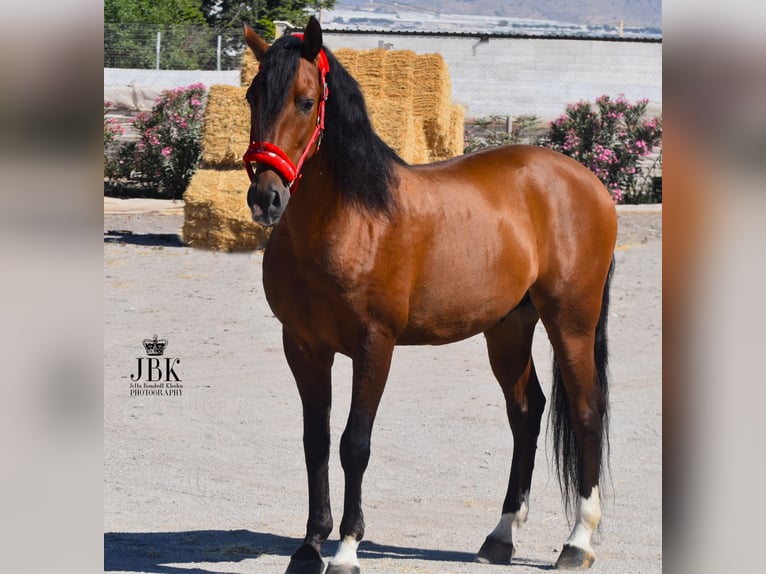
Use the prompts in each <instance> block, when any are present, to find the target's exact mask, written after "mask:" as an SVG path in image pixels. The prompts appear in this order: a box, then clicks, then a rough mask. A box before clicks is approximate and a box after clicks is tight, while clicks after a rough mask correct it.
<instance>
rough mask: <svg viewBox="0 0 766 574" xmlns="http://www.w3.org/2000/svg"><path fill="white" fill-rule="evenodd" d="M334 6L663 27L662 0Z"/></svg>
mask: <svg viewBox="0 0 766 574" xmlns="http://www.w3.org/2000/svg"><path fill="white" fill-rule="evenodd" d="M335 9H336V10H340V9H357V10H365V11H368V10H369V11H376V12H380V13H392V12H397V11H422V12H424V13H426V14H465V15H477V16H497V17H504V18H524V19H530V20H547V21H552V22H566V23H571V24H582V25H604V24H610V25H618V24H619V23H620V20H622V21H623V23H624V25H625V26H632V27H656V28H662V1H661V0H581V1H578V2H561V1H560V0H407V1H403V2H397V1H394V0H375V1H372V0H339V1H338V3H337V4H336V5H335Z"/></svg>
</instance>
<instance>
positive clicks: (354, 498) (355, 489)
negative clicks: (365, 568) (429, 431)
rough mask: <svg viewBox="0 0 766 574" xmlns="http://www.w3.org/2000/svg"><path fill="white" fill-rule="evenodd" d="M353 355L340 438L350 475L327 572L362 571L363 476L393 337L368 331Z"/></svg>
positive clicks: (354, 573)
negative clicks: (348, 407) (336, 543)
mask: <svg viewBox="0 0 766 574" xmlns="http://www.w3.org/2000/svg"><path fill="white" fill-rule="evenodd" d="M359 347H360V351H359V353H358V354H357V356H355V357H353V364H354V381H353V389H352V394H351V412H350V413H349V416H348V422H347V423H346V430H345V431H344V432H343V437H342V438H341V442H340V460H341V464H342V465H343V472H344V474H345V478H346V492H345V497H344V507H343V520H342V521H341V524H340V545H339V546H338V551H337V552H336V554H335V556H334V557H333V558H331V559H330V562H329V565H328V568H327V573H326V574H358V573H359V572H360V570H359V561H358V560H357V556H356V550H357V547H358V546H359V542H360V541H361V540H362V537H363V536H364V516H363V513H362V476H363V475H364V471H365V469H366V468H367V463H368V461H369V459H370V436H371V434H372V425H373V423H374V421H375V414H376V413H377V410H378V405H379V404H380V398H381V396H382V394H383V388H384V387H385V385H386V379H387V378H388V371H389V368H390V367H391V355H392V353H393V349H394V340H393V337H390V336H386V335H384V334H381V333H379V332H372V333H370V334H368V336H367V337H366V340H365V341H364V342H363V344H361V345H360V346H359Z"/></svg>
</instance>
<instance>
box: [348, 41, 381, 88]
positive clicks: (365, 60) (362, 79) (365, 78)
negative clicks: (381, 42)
mask: <svg viewBox="0 0 766 574" xmlns="http://www.w3.org/2000/svg"><path fill="white" fill-rule="evenodd" d="M385 60H386V51H385V50H384V49H382V48H376V49H374V50H361V51H359V53H358V54H357V57H356V62H355V68H356V70H355V73H354V74H353V76H354V79H355V80H356V81H357V82H358V83H359V87H360V88H361V89H362V94H363V95H364V98H365V100H372V99H379V98H385V97H386V74H385Z"/></svg>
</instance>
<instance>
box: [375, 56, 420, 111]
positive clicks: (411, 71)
mask: <svg viewBox="0 0 766 574" xmlns="http://www.w3.org/2000/svg"><path fill="white" fill-rule="evenodd" d="M416 58H417V55H416V54H415V52H412V51H410V50H392V51H390V52H386V57H385V60H384V63H383V78H384V81H385V86H384V88H383V93H384V97H386V98H388V99H401V100H406V101H407V102H412V99H413V94H414V90H415V61H416Z"/></svg>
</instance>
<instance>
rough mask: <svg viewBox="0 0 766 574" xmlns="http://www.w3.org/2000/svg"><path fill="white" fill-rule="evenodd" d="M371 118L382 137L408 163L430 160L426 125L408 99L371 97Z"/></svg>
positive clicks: (369, 109)
mask: <svg viewBox="0 0 766 574" xmlns="http://www.w3.org/2000/svg"><path fill="white" fill-rule="evenodd" d="M367 111H368V112H369V114H370V122H371V123H372V127H373V129H374V130H375V133H377V134H378V135H379V136H380V138H381V139H382V140H383V141H384V142H386V143H387V144H388V145H389V146H390V147H391V148H392V149H393V150H394V151H395V152H396V153H397V154H399V156H400V157H401V158H402V159H403V160H404V161H406V162H408V163H422V162H424V161H426V160H427V150H426V146H425V138H424V137H423V126H422V124H421V123H420V120H419V119H418V118H416V117H415V115H414V114H413V113H412V106H411V103H410V102H409V101H407V100H388V99H374V100H368V101H367Z"/></svg>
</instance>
